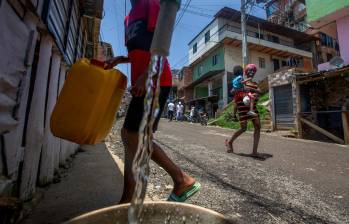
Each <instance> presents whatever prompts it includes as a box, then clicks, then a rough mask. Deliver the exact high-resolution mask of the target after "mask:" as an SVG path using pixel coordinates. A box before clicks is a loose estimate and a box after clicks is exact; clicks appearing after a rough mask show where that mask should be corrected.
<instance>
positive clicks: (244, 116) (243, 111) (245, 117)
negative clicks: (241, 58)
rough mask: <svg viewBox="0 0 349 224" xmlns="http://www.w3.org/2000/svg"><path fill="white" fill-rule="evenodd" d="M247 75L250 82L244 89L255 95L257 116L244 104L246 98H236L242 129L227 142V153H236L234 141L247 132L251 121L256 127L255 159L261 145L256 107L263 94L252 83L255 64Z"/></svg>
mask: <svg viewBox="0 0 349 224" xmlns="http://www.w3.org/2000/svg"><path fill="white" fill-rule="evenodd" d="M244 72H245V75H246V76H248V79H249V81H248V82H246V83H244V88H245V89H246V90H248V91H249V92H252V93H254V96H255V100H254V106H253V107H254V108H253V111H254V112H255V113H256V114H257V115H256V116H255V115H251V114H249V113H248V112H249V111H250V105H249V104H247V105H246V104H245V103H244V96H243V95H242V96H240V97H239V96H235V99H234V100H235V104H236V106H237V113H238V115H239V121H240V129H239V130H238V131H237V132H235V133H234V135H233V136H232V137H231V138H230V140H229V141H228V139H227V140H226V146H227V148H228V149H227V152H228V153H234V148H233V143H234V141H235V140H236V139H237V138H238V137H239V136H240V135H242V134H243V133H244V132H246V130H247V123H248V121H249V120H251V121H252V123H253V126H254V135H253V150H252V154H251V156H253V157H258V152H257V149H258V145H259V140H260V133H261V124H260V118H259V114H258V110H257V107H256V103H257V101H258V95H259V94H260V93H261V92H260V90H259V88H258V85H257V83H256V82H253V81H252V78H254V76H255V74H256V72H257V67H256V65H254V64H249V65H247V66H246V68H245V71H244Z"/></svg>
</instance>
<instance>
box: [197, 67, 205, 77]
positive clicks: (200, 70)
mask: <svg viewBox="0 0 349 224" xmlns="http://www.w3.org/2000/svg"><path fill="white" fill-rule="evenodd" d="M198 69H199V75H201V74H202V73H203V71H204V66H202V65H200V66H199V68H198Z"/></svg>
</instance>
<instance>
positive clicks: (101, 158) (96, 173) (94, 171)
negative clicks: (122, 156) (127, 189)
mask: <svg viewBox="0 0 349 224" xmlns="http://www.w3.org/2000/svg"><path fill="white" fill-rule="evenodd" d="M83 149H85V150H86V151H85V152H82V153H79V154H77V156H76V158H75V159H74V160H73V163H72V167H71V168H70V169H69V170H68V172H67V176H66V177H64V178H62V181H61V182H60V183H58V184H52V185H51V186H50V187H49V188H47V189H45V190H44V192H43V199H42V200H41V201H40V203H39V204H38V205H37V207H36V208H34V210H33V211H32V213H31V214H30V216H29V217H27V218H26V219H25V220H24V221H23V222H22V223H24V224H56V223H61V222H64V221H67V220H69V219H71V218H73V217H76V216H78V215H80V214H83V213H86V212H89V211H93V210H96V209H100V208H103V207H108V206H112V205H115V204H117V203H118V201H119V200H120V197H121V193H122V188H123V175H122V171H121V170H120V168H119V167H122V164H121V163H122V162H121V161H120V160H119V159H118V158H117V157H115V156H113V155H111V154H110V152H109V151H108V149H107V148H106V146H105V144H99V145H96V146H93V147H91V146H86V147H83Z"/></svg>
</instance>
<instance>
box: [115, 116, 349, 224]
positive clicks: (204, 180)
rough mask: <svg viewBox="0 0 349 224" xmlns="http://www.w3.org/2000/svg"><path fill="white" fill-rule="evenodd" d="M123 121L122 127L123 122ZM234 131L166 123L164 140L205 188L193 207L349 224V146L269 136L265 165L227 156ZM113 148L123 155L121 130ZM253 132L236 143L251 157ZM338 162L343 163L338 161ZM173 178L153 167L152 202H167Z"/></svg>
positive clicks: (259, 218) (258, 219)
mask: <svg viewBox="0 0 349 224" xmlns="http://www.w3.org/2000/svg"><path fill="white" fill-rule="evenodd" d="M119 125H120V122H118V125H117V126H119ZM231 133H232V131H230V130H227V129H221V128H216V127H202V126H200V125H197V124H189V123H175V122H171V123H170V122H167V121H166V120H162V121H161V122H160V131H159V132H158V133H157V139H158V142H159V143H160V144H161V145H163V147H164V149H165V151H166V152H167V153H168V155H169V156H170V157H171V158H172V159H173V160H174V161H175V162H176V163H177V164H178V165H180V166H181V167H182V168H183V169H184V170H185V171H187V172H188V173H189V174H191V175H193V176H194V177H196V178H197V179H198V180H199V181H200V182H201V184H202V185H203V188H202V190H201V191H200V193H198V194H197V195H196V196H194V197H193V198H192V199H191V200H190V201H189V203H192V204H196V205H200V206H203V207H206V208H210V209H213V210H215V211H218V212H221V213H223V214H225V215H227V216H231V217H239V218H240V220H241V221H242V223H348V221H349V214H348V211H349V188H348V186H349V164H348V161H349V149H348V148H347V147H344V146H339V145H334V144H327V143H319V142H312V141H304V140H295V139H287V138H282V137H278V136H273V135H266V134H263V135H262V138H261V145H260V152H261V153H263V155H264V156H265V157H269V158H268V159H266V160H265V161H260V160H255V159H252V158H249V157H246V156H244V155H243V154H240V155H237V154H227V153H226V152H225V146H224V140H225V139H226V138H228V137H229V136H230V134H231ZM111 137H112V138H111V140H112V143H111V144H110V145H111V149H112V151H113V153H115V154H117V155H118V156H120V157H121V158H122V157H123V149H122V145H121V142H120V135H119V134H118V127H116V128H115V130H114V132H113V135H112V136H111ZM251 141H252V135H251V133H247V134H245V135H243V136H242V137H241V138H240V139H238V141H237V142H236V146H235V148H236V152H237V153H250V150H251V145H250V144H251ZM333 161H336V162H335V163H334V162H333ZM171 188H172V181H171V179H170V177H169V176H168V175H167V174H166V172H165V171H164V170H162V169H161V168H159V167H158V166H157V165H155V164H153V165H152V176H151V178H150V184H149V187H148V199H149V200H165V199H166V198H167V196H168V194H169V193H170V191H171Z"/></svg>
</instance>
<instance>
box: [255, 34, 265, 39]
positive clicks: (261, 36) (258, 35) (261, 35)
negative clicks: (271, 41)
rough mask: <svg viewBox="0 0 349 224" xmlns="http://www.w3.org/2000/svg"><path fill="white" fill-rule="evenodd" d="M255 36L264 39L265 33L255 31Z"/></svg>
mask: <svg viewBox="0 0 349 224" xmlns="http://www.w3.org/2000/svg"><path fill="white" fill-rule="evenodd" d="M255 37H256V38H258V39H264V35H263V34H261V33H255Z"/></svg>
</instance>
